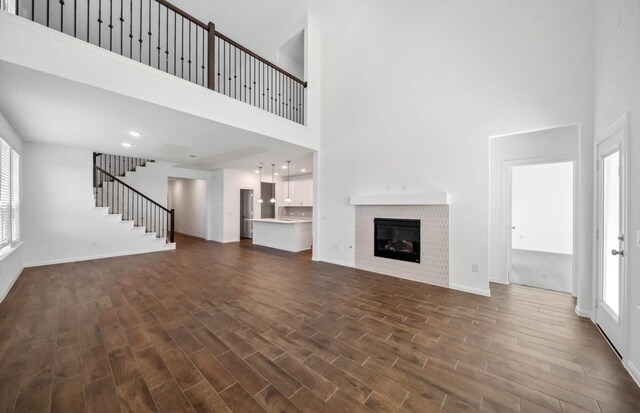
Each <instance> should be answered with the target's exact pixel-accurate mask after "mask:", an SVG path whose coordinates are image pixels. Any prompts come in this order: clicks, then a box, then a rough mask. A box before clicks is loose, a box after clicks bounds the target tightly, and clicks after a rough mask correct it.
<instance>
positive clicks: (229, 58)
mask: <svg viewBox="0 0 640 413" xmlns="http://www.w3.org/2000/svg"><path fill="white" fill-rule="evenodd" d="M228 61H229V79H227V80H228V81H229V96H231V90H232V89H231V44H229V56H228Z"/></svg>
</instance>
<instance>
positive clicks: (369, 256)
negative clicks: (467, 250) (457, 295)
mask: <svg viewBox="0 0 640 413" xmlns="http://www.w3.org/2000/svg"><path fill="white" fill-rule="evenodd" d="M374 218H398V219H419V220H420V233H421V240H420V244H421V245H420V248H421V251H420V263H414V262H405V261H398V260H393V259H388V258H382V257H376V256H374V255H373V246H374V245H373V244H374V240H373V237H374V235H373V220H374ZM355 255H356V268H359V269H362V270H367V271H372V272H377V273H381V274H386V275H391V276H394V277H398V278H405V279H407V280H413V281H419V282H424V283H428V284H435V285H440V286H443V287H448V286H449V206H448V205H357V206H356V245H355Z"/></svg>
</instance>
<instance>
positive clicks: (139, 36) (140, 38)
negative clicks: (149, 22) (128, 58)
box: [138, 0, 142, 63]
mask: <svg viewBox="0 0 640 413" xmlns="http://www.w3.org/2000/svg"><path fill="white" fill-rule="evenodd" d="M139 29H140V34H139V35H138V45H139V46H140V52H139V53H138V61H139V62H140V63H142V0H140V27H139Z"/></svg>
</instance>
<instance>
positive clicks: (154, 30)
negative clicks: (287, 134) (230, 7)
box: [0, 0, 307, 124]
mask: <svg viewBox="0 0 640 413" xmlns="http://www.w3.org/2000/svg"><path fill="white" fill-rule="evenodd" d="M0 2H2V9H3V10H5V11H8V12H9V13H12V14H16V15H19V16H21V17H24V18H26V19H29V20H31V21H34V22H37V23H39V24H42V25H45V26H47V27H49V28H52V29H54V30H57V31H59V32H62V33H65V34H68V35H70V36H73V37H75V38H77V39H81V40H84V41H87V42H89V43H91V44H94V45H96V46H99V47H101V48H104V49H108V50H109V51H111V52H114V53H118V54H120V55H122V56H125V57H128V58H129V59H133V60H137V61H138V62H140V63H144V64H146V65H148V66H151V67H154V68H156V69H158V70H162V71H164V72H166V73H170V74H172V75H174V76H177V77H180V78H182V79H184V80H188V81H190V82H193V83H196V84H198V85H200V86H203V87H206V88H209V89H211V90H213V91H216V92H218V93H222V94H224V95H226V96H229V97H231V98H234V99H237V100H240V101H242V102H245V103H248V104H250V105H253V106H256V107H258V108H260V109H263V110H266V111H268V112H270V113H273V114H276V115H278V116H281V117H283V118H286V119H289V120H291V121H293V122H296V123H299V124H304V119H305V89H306V87H307V83H306V82H305V81H303V80H301V79H299V78H298V77H296V76H294V75H292V74H291V73H289V72H287V71H286V70H284V69H282V68H280V67H278V66H277V65H275V64H273V63H271V62H270V61H269V60H267V59H265V58H263V57H261V56H259V55H257V54H256V53H253V52H252V51H251V50H249V49H247V48H246V47H244V46H242V45H240V44H238V43H237V42H235V41H233V40H232V39H230V38H229V37H227V36H225V35H224V34H222V33H220V32H218V31H216V29H215V25H214V24H213V23H211V22H209V23H204V22H202V21H200V20H198V19H196V18H195V17H193V16H191V15H190V14H188V13H187V12H185V11H183V10H181V9H179V8H178V7H176V6H174V5H173V4H171V3H169V2H168V1H165V0H0Z"/></svg>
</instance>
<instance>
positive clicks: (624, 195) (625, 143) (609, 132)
mask: <svg viewBox="0 0 640 413" xmlns="http://www.w3.org/2000/svg"><path fill="white" fill-rule="evenodd" d="M628 122H629V112H628V111H626V112H625V113H624V114H623V115H622V116H621V117H620V118H618V119H617V120H616V121H615V122H614V123H613V124H611V125H610V126H609V127H607V128H606V129H605V130H604V131H603V132H602V133H600V134H598V135H597V136H596V139H595V142H594V147H593V148H594V151H593V160H594V162H593V172H594V182H593V188H594V191H593V197H594V198H593V202H594V206H595V208H594V211H593V222H594V240H595V242H594V244H593V263H594V265H593V272H592V283H591V288H592V294H591V303H592V308H593V309H594V311H593V315H592V317H591V319H592V321H593V322H594V324H598V295H599V291H600V280H599V277H600V266H601V264H602V257H601V251H600V240H601V238H597V237H595V234H597V233H598V232H599V231H600V230H601V228H600V224H601V222H600V216H599V214H600V209H601V205H600V191H601V188H600V184H601V182H600V169H599V163H600V155H599V146H600V144H602V143H604V142H605V141H606V140H607V139H609V138H611V137H613V136H614V135H615V134H616V133H618V132H622V139H621V145H620V148H619V150H620V162H621V168H622V176H621V179H622V188H621V193H620V197H621V205H622V206H623V214H622V216H621V217H620V218H621V220H622V221H623V222H624V227H623V228H622V230H623V234H625V236H626V238H627V242H629V241H630V240H629V237H628V235H629V234H631V230H630V227H629V219H628V208H627V204H626V203H627V202H628V199H629V198H628V193H629V181H628V179H629V152H628V151H629V126H628ZM600 235H601V234H600ZM630 247H632V245H627V244H626V243H625V245H624V249H625V250H628V249H630ZM625 260H626V258H625ZM627 269H628V266H627V264H626V262H625V261H623V265H622V274H621V278H622V279H621V283H620V289H621V291H622V294H621V297H620V310H619V314H618V320H619V321H618V322H619V325H620V329H621V330H622V338H621V341H622V343H621V346H622V348H616V351H618V352H619V353H620V354H621V355H622V359H623V360H625V359H626V358H627V357H628V354H629V342H630V338H629V330H628V323H627V320H628V317H629V316H630V315H629V314H626V311H627V308H626V306H627V302H628V300H627V299H628V297H627V294H628V291H627V285H628V282H627V281H628V276H629V274H628V273H627ZM623 364H624V363H623Z"/></svg>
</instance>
